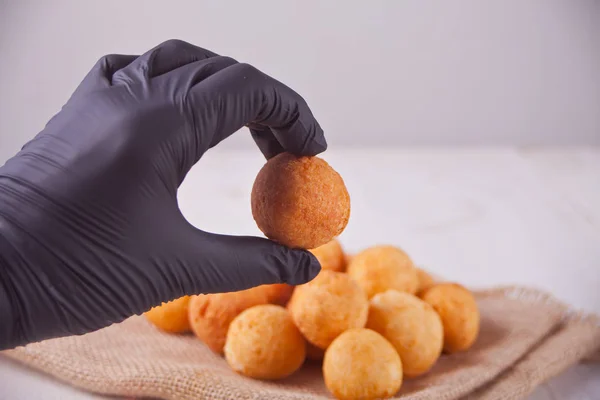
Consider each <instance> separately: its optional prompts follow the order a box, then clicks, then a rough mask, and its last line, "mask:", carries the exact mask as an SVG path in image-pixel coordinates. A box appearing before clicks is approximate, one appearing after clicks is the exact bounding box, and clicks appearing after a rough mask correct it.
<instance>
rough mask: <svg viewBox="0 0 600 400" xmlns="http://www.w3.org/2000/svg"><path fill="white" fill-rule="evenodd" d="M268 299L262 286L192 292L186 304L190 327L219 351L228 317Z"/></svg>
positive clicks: (229, 320) (225, 334) (220, 350)
mask: <svg viewBox="0 0 600 400" xmlns="http://www.w3.org/2000/svg"><path fill="white" fill-rule="evenodd" d="M268 302H269V294H268V290H266V288H265V286H258V287H254V288H251V289H247V290H242V291H238V292H229V293H214V294H202V295H199V296H194V297H193V298H192V299H191V300H190V305H189V321H190V325H191V327H192V331H193V332H194V334H195V335H196V336H197V337H198V338H199V339H200V340H201V341H202V342H204V343H205V344H206V345H207V346H208V347H209V348H210V349H211V350H212V351H214V352H215V353H218V354H222V353H223V346H225V339H226V337H227V330H228V329H229V324H231V321H233V319H234V318H235V317H237V316H238V314H240V313H241V312H242V311H244V310H246V309H248V308H250V307H253V306H256V305H259V304H267V303H268Z"/></svg>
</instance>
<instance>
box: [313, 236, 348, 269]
mask: <svg viewBox="0 0 600 400" xmlns="http://www.w3.org/2000/svg"><path fill="white" fill-rule="evenodd" d="M310 252H311V253H313V254H314V255H315V257H317V260H319V263H321V268H322V269H329V270H332V271H337V272H343V271H344V269H345V268H346V256H345V254H344V250H343V249H342V245H341V244H340V242H339V240H337V239H333V240H332V241H330V242H327V243H325V244H324V245H322V246H319V247H317V248H316V249H311V250H310Z"/></svg>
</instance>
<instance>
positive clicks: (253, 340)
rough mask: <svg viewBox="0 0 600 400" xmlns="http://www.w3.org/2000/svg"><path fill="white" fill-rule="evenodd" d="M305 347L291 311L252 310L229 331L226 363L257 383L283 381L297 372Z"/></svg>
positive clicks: (271, 306) (275, 307)
mask: <svg viewBox="0 0 600 400" xmlns="http://www.w3.org/2000/svg"><path fill="white" fill-rule="evenodd" d="M305 356H306V344H305V341H304V338H303V337H302V334H301V333H300V331H299V330H298V328H296V326H295V325H294V322H293V321H292V318H291V317H290V315H289V313H288V311H287V310H286V309H285V308H283V307H281V306H278V305H274V304H266V305H261V306H255V307H251V308H249V309H247V310H245V311H243V312H242V313H241V314H239V315H238V316H237V317H235V319H234V320H233V322H231V326H230V327H229V332H228V333H227V342H226V343H225V359H226V360H227V363H228V364H229V366H230V367H231V368H232V369H233V370H234V371H236V372H238V373H241V374H242V375H246V376H249V377H251V378H256V379H281V378H285V377H286V376H289V375H291V374H293V373H294V372H295V371H296V370H298V369H299V368H300V367H301V366H302V363H304V359H305Z"/></svg>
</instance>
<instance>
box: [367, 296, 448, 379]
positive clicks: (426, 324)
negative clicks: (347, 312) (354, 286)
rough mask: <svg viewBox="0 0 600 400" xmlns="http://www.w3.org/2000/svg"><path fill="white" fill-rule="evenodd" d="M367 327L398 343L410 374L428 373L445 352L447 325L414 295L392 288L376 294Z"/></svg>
mask: <svg viewBox="0 0 600 400" xmlns="http://www.w3.org/2000/svg"><path fill="white" fill-rule="evenodd" d="M367 328H369V329H372V330H374V331H376V332H378V333H380V334H381V335H383V337H385V338H386V339H387V340H388V341H389V342H390V343H391V344H392V345H393V346H394V348H395V349H396V351H397V352H398V354H399V355H400V359H401V360H402V369H403V371H404V376H406V377H409V378H414V377H417V376H419V375H422V374H424V373H426V372H428V371H429V370H430V369H431V367H432V366H433V365H434V364H435V362H436V361H437V360H438V358H439V357H440V354H441V353H442V346H443V344H444V327H443V326H442V320H441V319H440V316H439V315H438V314H437V313H436V312H435V310H434V309H433V308H432V307H431V306H430V305H429V304H427V303H425V302H424V301H423V300H421V299H419V298H418V297H416V296H414V295H412V294H409V293H404V292H398V291H396V290H388V291H387V292H384V293H379V294H376V295H375V296H373V298H372V299H371V301H370V305H369V319H368V321H367Z"/></svg>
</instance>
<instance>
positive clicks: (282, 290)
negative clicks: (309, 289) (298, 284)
mask: <svg viewBox="0 0 600 400" xmlns="http://www.w3.org/2000/svg"><path fill="white" fill-rule="evenodd" d="M263 286H264V287H265V290H266V292H267V298H268V302H269V303H273V304H278V305H280V306H285V305H286V304H287V302H288V301H289V300H290V297H292V292H293V291H294V286H292V285H288V284H287V283H275V284H272V285H263Z"/></svg>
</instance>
